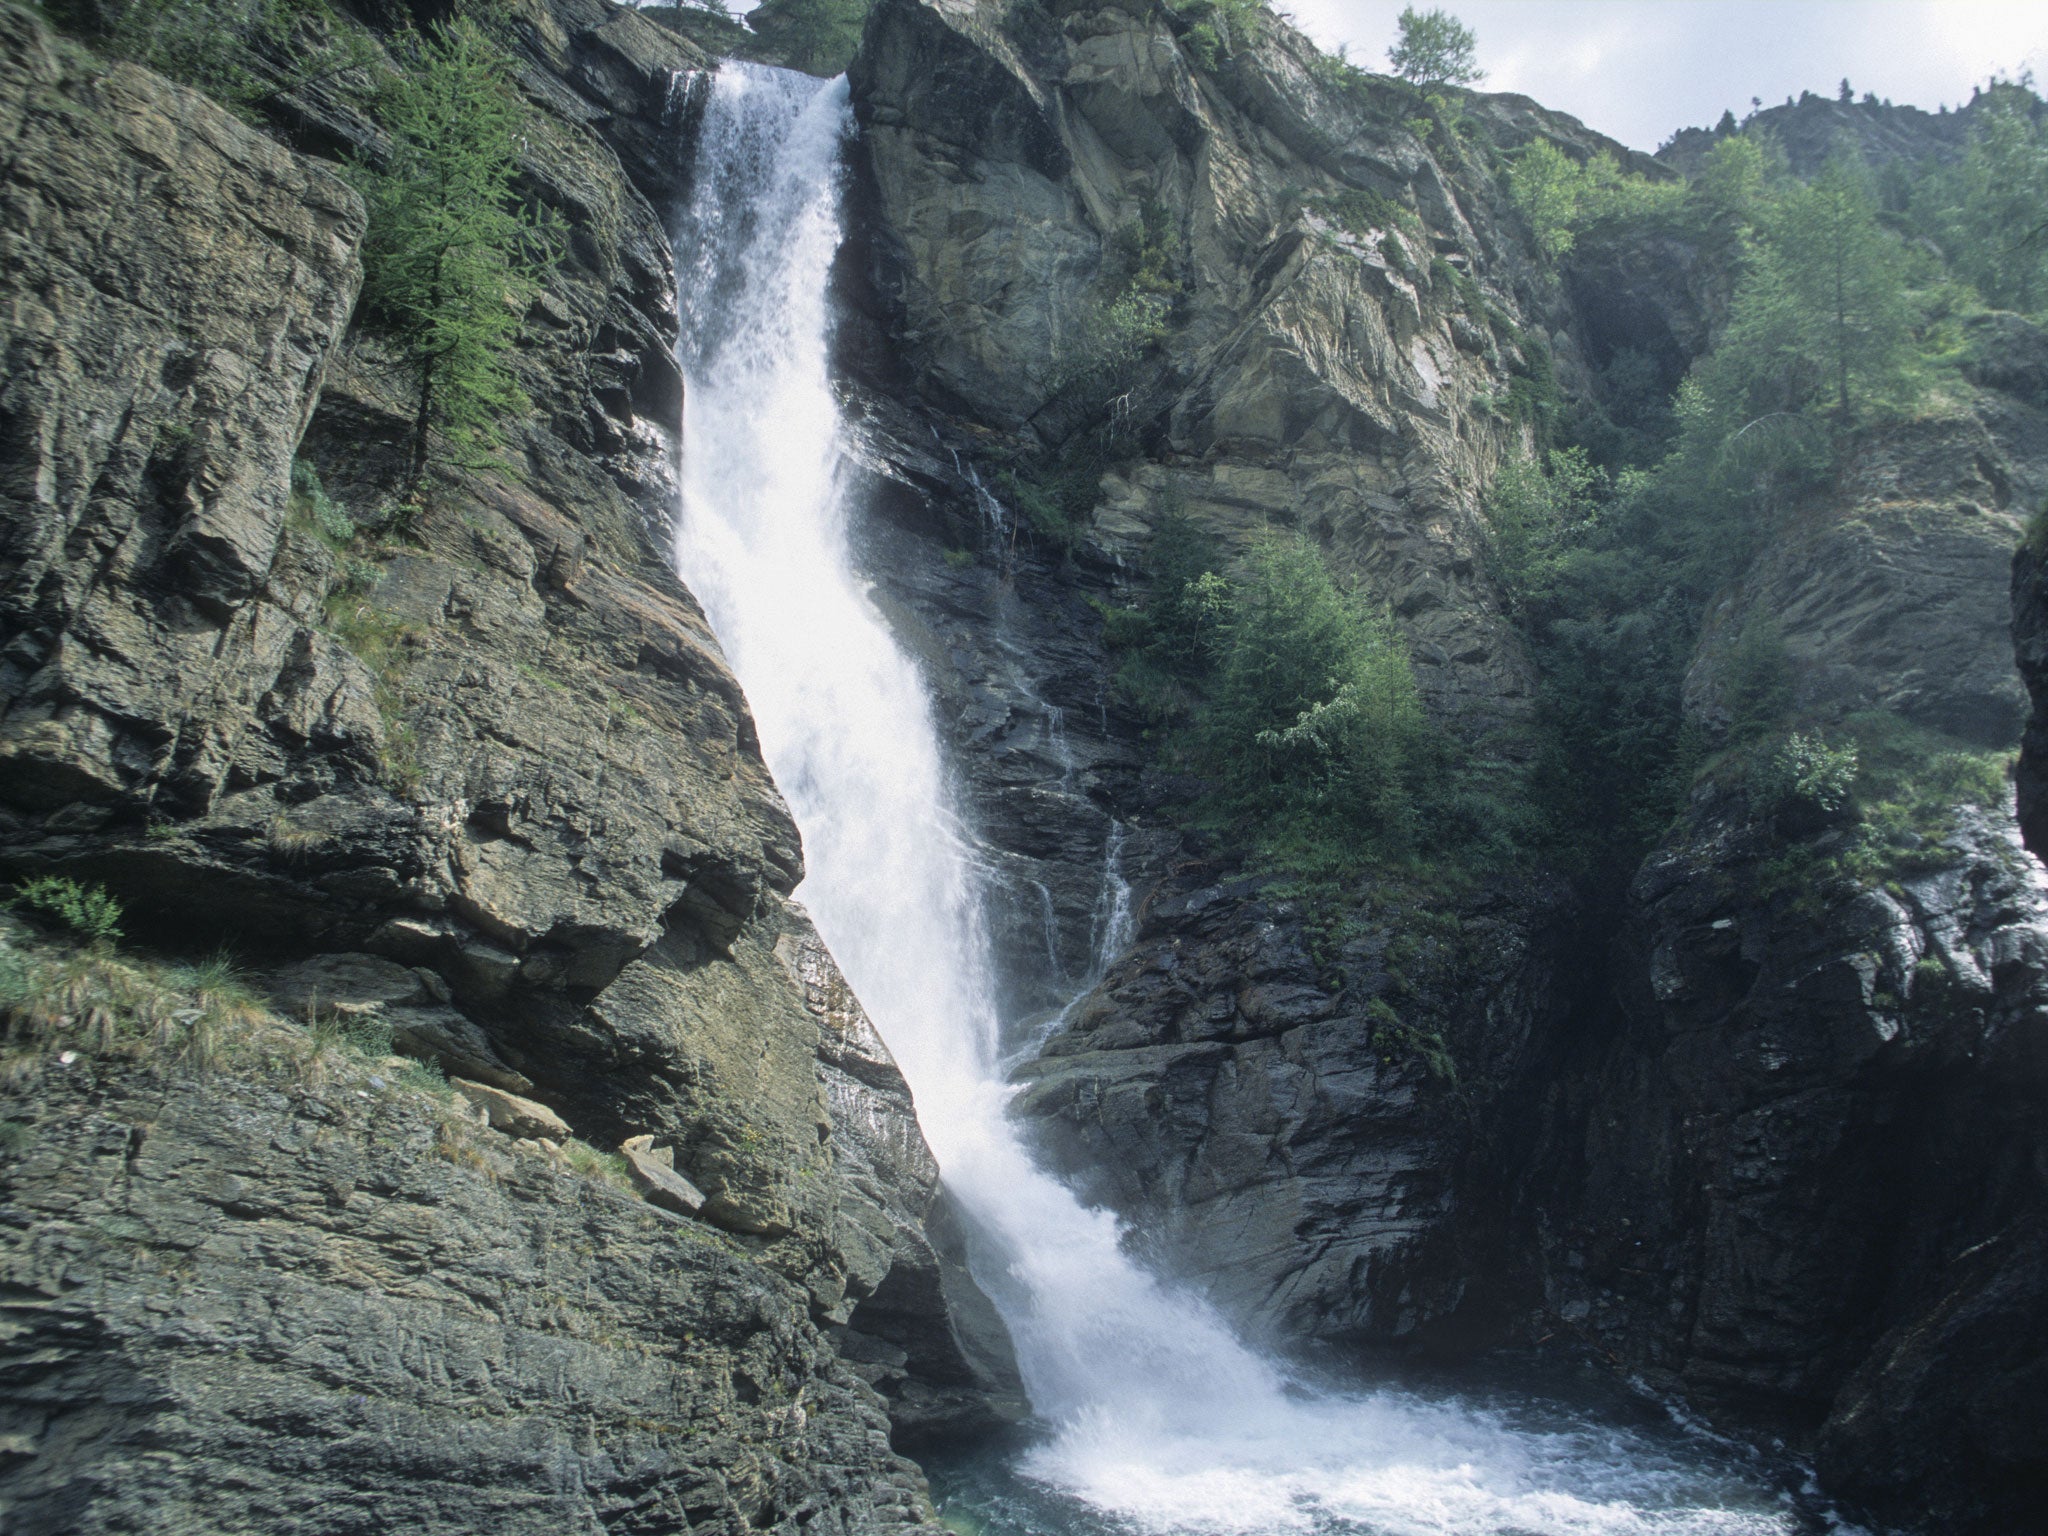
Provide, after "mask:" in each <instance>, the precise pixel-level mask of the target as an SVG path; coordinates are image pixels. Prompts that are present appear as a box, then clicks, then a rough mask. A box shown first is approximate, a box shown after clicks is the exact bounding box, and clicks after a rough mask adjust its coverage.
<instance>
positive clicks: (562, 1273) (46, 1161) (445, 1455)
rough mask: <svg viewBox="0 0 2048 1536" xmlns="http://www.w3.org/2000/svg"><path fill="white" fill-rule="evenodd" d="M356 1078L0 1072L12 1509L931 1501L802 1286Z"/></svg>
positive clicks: (145, 1513) (683, 1516)
mask: <svg viewBox="0 0 2048 1536" xmlns="http://www.w3.org/2000/svg"><path fill="white" fill-rule="evenodd" d="M372 1082H373V1080H372V1079H371V1078H369V1077H368V1076H367V1075H365V1074H363V1073H360V1072H356V1073H346V1072H345V1073H341V1074H338V1075H337V1076H335V1077H334V1078H333V1079H331V1080H330V1081H328V1082H327V1083H325V1084H323V1085H320V1086H314V1085H312V1084H308V1083H295V1082H292V1081H291V1080H289V1079H288V1078H286V1079H282V1080H279V1079H272V1080H250V1079H247V1078H243V1077H239V1076H238V1077H215V1078H211V1079H197V1080H195V1079H193V1078H190V1077H186V1076H173V1077H171V1078H168V1079H166V1078H163V1077H161V1076H157V1075H154V1074H151V1073H149V1072H147V1071H143V1070H137V1069H130V1068H121V1067H118V1066H96V1065H95V1064H93V1063H92V1062H90V1061H89V1060H82V1061H80V1062H78V1063H76V1064H75V1065H74V1066H73V1067H71V1068H62V1067H58V1066H56V1065H55V1064H54V1063H52V1064H51V1065H50V1066H49V1067H48V1068H47V1070H46V1071H44V1072H43V1073H42V1074H41V1075H40V1076H37V1077H35V1078H33V1079H31V1081H30V1082H28V1083H26V1084H21V1085H19V1086H18V1087H17V1089H16V1091H15V1093H14V1094H11V1095H10V1098H9V1101H8V1104H7V1113H8V1115H9V1116H10V1122H9V1123H10V1124H11V1125H13V1126H14V1127H15V1128H16V1135H15V1138H14V1140H13V1141H12V1142H10V1146H12V1147H13V1149H14V1150H12V1151H10V1152H9V1153H8V1154H7V1155H6V1156H5V1159H4V1162H0V1232H4V1241H0V1276H4V1281H5V1284H6V1301H5V1303H4V1312H5V1322H6V1342H5V1344H4V1346H0V1355H4V1358H5V1361H6V1379H7V1382H8V1386H7V1389H6V1391H5V1393H4V1394H0V1434H4V1435H5V1437H6V1440H5V1443H6V1445H7V1446H8V1449H9V1453H10V1454H9V1460H8V1466H7V1471H6V1474H5V1477H4V1479H0V1508H4V1509H5V1511H6V1516H7V1521H8V1527H9V1529H10V1530H14V1531H19V1532H21V1533H23V1536H59V1533H63V1536H71V1533H77V1536H99V1533H106V1532H115V1531H132V1530H139V1529H148V1530H154V1531H208V1532H223V1533H227V1532H249V1533H256V1532H265V1533H278V1532H290V1533H295V1536H312V1533H321V1532H334V1533H339V1532H343V1531H358V1530H362V1529H364V1526H365V1522H366V1521H369V1522H374V1523H377V1524H380V1525H389V1524H392V1523H396V1522H402V1523H403V1525H404V1526H405V1528H406V1529H408V1530H415V1531H420V1532H423V1533H431V1536H470V1533H473V1532H475V1531H478V1530H480V1529H488V1530H492V1531H501V1532H506V1533H520V1536H562V1533H564V1532H590V1533H597V1532H607V1531H644V1530H681V1529H683V1528H685V1527H686V1526H687V1527H689V1528H692V1529H695V1528H697V1527H700V1526H708V1527H709V1528H711V1529H715V1530H721V1531H731V1532H735V1533H737V1532H740V1531H746V1530H769V1531H780V1532H795V1531H798V1530H819V1529H822V1530H826V1531H832V1532H846V1533H854V1532H880V1531H896V1530H912V1529H916V1530H929V1529H933V1528H934V1527H932V1526H930V1525H929V1524H928V1523H927V1522H928V1518H929V1516H928V1511H929V1502H928V1498H927V1495H926V1493H925V1490H924V1480H923V1478H922V1477H921V1476H920V1475H919V1473H918V1472H917V1469H916V1468H915V1467H913V1466H912V1465H910V1464H909V1463H908V1462H906V1461H903V1460H901V1459H899V1458H898V1457H896V1456H895V1455H894V1454H892V1453H891V1451H890V1449H889V1445H888V1435H889V1425H888V1421H887V1419H886V1418H885V1416H884V1414H883V1410H882V1406H881V1404H880V1402H879V1400H878V1399H877V1398H876V1397H875V1396H874V1395H873V1393H872V1392H870V1391H869V1390H868V1388H867V1387H866V1386H865V1385H864V1384H863V1383H862V1382H861V1381H859V1380H858V1378H856V1377H855V1376H854V1375H853V1374H852V1373H851V1372H850V1370H849V1368H848V1367H847V1366H846V1365H844V1364H842V1363H841V1362H840V1361H839V1360H838V1359H837V1358H836V1357H835V1354H834V1351H833V1349H832V1347H831V1346H830V1344H829V1343H828V1342H827V1341H826V1339H825V1338H824V1336H823V1335H822V1334H821V1333H820V1332H819V1331H818V1329H817V1327H816V1325H815V1324H814V1323H813V1322H812V1320H811V1315H810V1314H811V1308H810V1305H809V1301H808V1298H807V1297H806V1296H805V1294H804V1292H803V1291H802V1289H801V1288H800V1287H798V1286H796V1285H794V1284H792V1283H791V1282H790V1281H788V1280H785V1279H783V1278H781V1277H779V1276H778V1275H776V1274H775V1273H774V1272H773V1271H772V1270H771V1269H770V1268H768V1267H766V1266H764V1265H762V1264H760V1263H758V1262H756V1261H755V1260H754V1259H753V1258H752V1257H750V1256H749V1255H748V1253H747V1252H746V1251H745V1249H744V1248H742V1247H741V1246H740V1245H738V1244H736V1243H734V1242H733V1241H731V1240H730V1239H727V1238H723V1237H721V1236H720V1235H719V1234H717V1233H716V1232H714V1231H712V1230H711V1229H709V1228H707V1227H704V1226H701V1225H699V1224H697V1223H694V1222H689V1221H685V1220H683V1219H681V1218H680V1217H675V1216H671V1215H670V1214H669V1213H667V1212H666V1211H662V1210H660V1209H658V1208H657V1207H655V1206H653V1205H650V1204H648V1203H647V1202H646V1201H644V1200H642V1199H640V1198H639V1197H638V1196H637V1195H635V1194H633V1193H632V1192H630V1191H627V1190H622V1189H619V1188H617V1187H615V1186H613V1185H610V1184H604V1183H597V1182H593V1181H591V1180H588V1179H586V1178H583V1177H579V1176H578V1175H576V1174H574V1173H572V1172H570V1171H569V1170H568V1169H567V1168H566V1167H565V1166H564V1165H562V1164H561V1163H560V1162H559V1161H557V1160H556V1159H554V1158H551V1157H550V1156H548V1155H547V1154H546V1153H544V1152H542V1151H539V1150H523V1149H520V1148H518V1147H515V1146H514V1144H513V1143H512V1142H511V1141H510V1140H509V1139H508V1138H506V1137H504V1136H501V1135H498V1134H496V1133H494V1132H492V1131H489V1130H484V1129H482V1128H479V1127H469V1126H465V1125H464V1124H463V1123H461V1122H460V1121H456V1120H451V1119H450V1118H448V1117H447V1115H446V1113H445V1111H442V1110H440V1109H439V1108H438V1107H437V1105H438V1101H436V1100H434V1099H431V1098H428V1097H426V1096H424V1095H420V1094H415V1093H408V1092H406V1091H404V1090H400V1089H395V1088H390V1087H383V1088H379V1087H374V1086H371V1084H372ZM24 1088H25V1089H27V1090H28V1093H27V1095H26V1096H22V1092H21V1090H22V1089H24Z"/></svg>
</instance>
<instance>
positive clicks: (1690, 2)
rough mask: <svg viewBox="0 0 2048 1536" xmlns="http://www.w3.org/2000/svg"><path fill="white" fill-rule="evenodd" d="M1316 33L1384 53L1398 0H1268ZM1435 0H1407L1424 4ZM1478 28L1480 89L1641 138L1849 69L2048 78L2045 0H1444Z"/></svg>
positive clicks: (1932, 90) (1970, 80) (1908, 87)
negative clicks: (1516, 95) (2028, 72)
mask: <svg viewBox="0 0 2048 1536" xmlns="http://www.w3.org/2000/svg"><path fill="white" fill-rule="evenodd" d="M1275 3H1276V6H1277V7H1278V8H1279V9H1281V10H1285V11H1289V12H1291V13H1292V14H1293V16H1294V19H1295V23H1296V25H1298V26H1300V27H1301V28H1302V29H1303V30H1304V31H1306V32H1307V33H1308V34H1309V35H1310V36H1311V37H1313V38H1314V39H1315V40H1316V41H1317V42H1318V43H1321V44H1322V45H1323V46H1324V47H1326V48H1334V47H1335V46H1336V45H1337V44H1339V43H1348V44H1349V45H1350V48H1351V60H1352V62H1353V63H1355V64H1358V65H1361V66H1362V67H1364V68H1367V69H1373V70H1384V69H1385V68H1386V67H1387V64H1386V57H1387V49H1388V47H1389V46H1391V45H1392V43H1393V41H1394V36H1395V31H1396V26H1395V23H1396V18H1397V17H1399V15H1400V14H1401V0H1393V3H1388V0H1275ZM1433 3H1435V0H1418V3H1417V9H1419V10H1427V9H1429V8H1430V7H1431V5H1432V4H1433ZM1443 8H1444V9H1446V10H1448V11H1450V12H1451V14H1452V15H1454V16H1456V17H1458V18H1459V19H1460V20H1462V21H1463V22H1464V23H1465V24H1466V25H1467V26H1469V27H1470V28H1472V30H1473V31H1474V32H1476V33H1477V34H1478V35H1479V62H1480V65H1481V66H1482V67H1483V68H1484V69H1485V70H1486V71H1487V79H1486V82H1485V87H1484V88H1485V89H1487V90H1495V91H1520V92H1521V93H1523V94H1524V95H1527V96H1534V97H1535V98H1536V99H1537V100H1538V101H1540V102H1542V103H1543V104H1544V105H1545V106H1548V107H1556V108H1558V109H1559V110H1560V111H1564V112H1569V113H1571V114H1572V115H1573V116H1574V117H1577V118H1580V119H1582V120H1583V121H1584V122H1585V123H1586V124H1587V125H1588V126H1589V127H1592V128H1597V129H1599V130H1600V131H1601V132H1602V133H1606V134H1610V135H1612V136H1613V137H1615V138H1617V139H1620V140H1621V141H1622V142H1623V143H1625V144H1632V145H1634V146H1635V147H1636V148H1638V149H1655V148H1656V147H1657V146H1658V145H1659V144H1661V143H1662V142H1663V141H1664V140H1666V139H1668V138H1669V137H1670V136H1671V135H1672V134H1673V133H1674V132H1675V131H1677V130H1678V129H1680V128H1687V127H1695V126H1696V127H1711V126H1713V124H1714V122H1715V120H1716V119H1718V118H1719V117H1720V115H1721V113H1722V111H1723V110H1724V109H1727V108H1733V109H1734V112H1735V115H1736V116H1737V117H1738V118H1739V117H1741V116H1742V115H1743V114H1744V113H1746V112H1747V111H1748V110H1749V103H1750V98H1751V97H1753V96H1757V97H1762V98H1763V103H1764V105H1765V106H1767V107H1768V106H1775V105H1777V104H1778V103H1781V102H1783V101H1784V99H1785V98H1786V97H1787V96H1788V95H1789V96H1796V95H1798V94H1799V92H1801V91H1815V92H1821V93H1826V94H1832V93H1833V92H1834V91H1835V90H1836V89H1837V88H1838V87H1839V86H1840V84H1841V81H1842V78H1843V77H1844V76H1845V75H1846V76H1847V77H1848V79H1849V83H1850V84H1851V85H1852V86H1854V87H1855V88H1856V94H1857V95H1858V96H1861V95H1862V94H1863V93H1864V92H1865V91H1875V92H1876V93H1877V94H1878V95H1879V96H1880V97H1889V98H1890V99H1891V100H1893V101H1895V102H1910V103H1912V104H1913V105H1914V106H1917V107H1925V108H1927V109H1928V110H1929V111H1933V110H1934V109H1935V108H1936V107H1938V106H1940V105H1942V104H1943V103H1944V102H1946V103H1948V104H1949V105H1951V106H1953V105H1955V104H1956V103H1958V102H1962V101H1967V100H1968V99H1969V96H1970V88H1971V86H1973V85H1976V84H1979V83H1981V82H1982V81H1983V80H1985V79H1986V78H1987V77H1988V76H1990V75H1991V74H1993V73H1994V72H2002V73H2005V74H2017V73H2018V72H2019V71H2020V70H2021V69H2024V68H2029V67H2031V68H2032V69H2033V70H2034V71H2035V72H2036V73H2037V74H2039V75H2042V76H2044V77H2048V0H1444V4H1443Z"/></svg>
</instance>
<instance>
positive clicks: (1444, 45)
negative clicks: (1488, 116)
mask: <svg viewBox="0 0 2048 1536" xmlns="http://www.w3.org/2000/svg"><path fill="white" fill-rule="evenodd" d="M1400 25H1401V39H1400V41H1399V42H1397V43H1396V44H1395V45H1394V46H1393V47H1391V48H1389V49H1388V50H1387V58H1388V59H1389V60H1390V61H1391V62H1392V63H1393V66H1394V73H1395V74H1397V75H1399V76H1400V77H1401V78H1402V79H1403V80H1406V81H1407V82H1408V83H1409V84H1410V85H1415V86H1420V87H1422V88H1423V89H1425V90H1427V89H1429V88H1430V87H1432V86H1438V85H1477V84H1478V83H1479V82H1480V81H1481V80H1484V79H1485V78H1486V71H1485V70H1483V69H1481V68H1480V67H1479V66H1478V64H1477V63H1476V62H1475V61H1474V59H1473V50H1474V49H1475V48H1476V47H1477V46H1478V43H1479V39H1478V38H1477V37H1475V36H1474V35H1473V33H1472V29H1471V28H1470V27H1468V26H1466V25H1465V24H1464V23H1463V22H1461V21H1459V20H1458V18H1457V17H1455V16H1453V15H1452V14H1451V13H1450V12H1449V11H1442V10H1430V11H1418V10H1416V9H1415V7H1414V6H1412V5H1411V6H1409V7H1407V8H1406V9H1405V10H1403V11H1402V12H1401V22H1400Z"/></svg>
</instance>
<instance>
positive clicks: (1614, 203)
mask: <svg viewBox="0 0 2048 1536" xmlns="http://www.w3.org/2000/svg"><path fill="white" fill-rule="evenodd" d="M1508 194H1509V196H1511V197H1513V198H1514V200H1515V204H1516V206H1517V207H1519V208H1520V209H1521V210H1522V213H1523V215H1524V216H1525V217H1526V218H1527V219H1528V220H1529V227H1530V228H1531V229H1532V230H1534V231H1535V234H1536V244H1537V247H1538V248H1539V249H1540V250H1542V251H1543V253H1544V254H1545V255H1548V256H1563V255H1565V254H1566V253H1567V252H1569V251H1570V250H1571V249H1572V247H1573V246H1574V245H1575V244H1576V243H1577V241H1578V235H1579V232H1580V231H1581V230H1583V229H1586V228H1589V227H1590V226H1592V225H1596V224H1608V223H1615V222H1620V221H1630V220H1639V219H1646V218H1651V217H1654V216H1655V215H1657V214H1658V213H1660V212H1662V211H1664V210H1665V209H1669V208H1674V207H1676V206H1677V205H1678V204H1679V203H1680V202H1681V201H1682V200H1683V199H1684V197H1685V186H1684V183H1682V182H1679V181H1676V180H1673V181H1657V182H1653V181H1651V180H1650V179H1649V178H1647V177H1645V176H1638V175H1636V174H1634V173H1633V172H1629V171H1624V170H1623V169H1622V168H1621V164H1620V162H1619V161H1617V160H1616V159H1615V158H1614V156H1613V155H1611V154H1609V153H1607V151H1605V150H1602V151H1600V152H1599V153H1598V154H1596V155H1593V156H1592V157H1591V158H1590V159H1588V160H1587V161H1586V163H1585V164H1584V165H1581V164H1579V163H1578V162H1577V161H1576V160H1574V159H1572V158H1571V156H1569V155H1567V154H1566V153H1565V152H1564V151H1563V150H1561V149H1559V148H1558V147H1557V146H1556V145H1555V144H1553V143H1552V142H1551V141H1550V140H1548V139H1536V140H1533V141H1532V142H1531V143H1530V144H1529V145H1528V146H1527V147H1526V148H1524V149H1522V150H1521V151H1519V152H1518V153H1517V154H1516V155H1515V157H1514V158H1513V160H1512V161H1511V162H1510V163H1509V165H1508Z"/></svg>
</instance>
